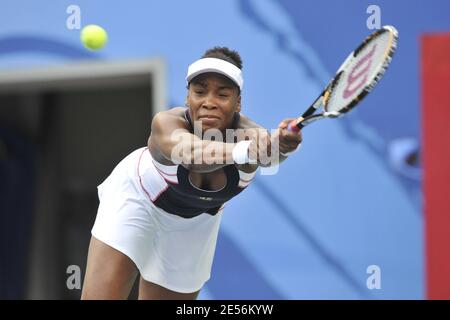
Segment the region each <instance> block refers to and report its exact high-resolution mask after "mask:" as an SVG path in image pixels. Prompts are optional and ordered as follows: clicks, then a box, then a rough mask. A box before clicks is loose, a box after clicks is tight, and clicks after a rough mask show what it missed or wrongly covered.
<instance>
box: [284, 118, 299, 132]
mask: <svg viewBox="0 0 450 320" xmlns="http://www.w3.org/2000/svg"><path fill="white" fill-rule="evenodd" d="M301 128H302V126H301V125H300V124H297V120H292V122H291V123H289V124H288V126H287V129H288V131H290V132H299V131H300V129H301Z"/></svg>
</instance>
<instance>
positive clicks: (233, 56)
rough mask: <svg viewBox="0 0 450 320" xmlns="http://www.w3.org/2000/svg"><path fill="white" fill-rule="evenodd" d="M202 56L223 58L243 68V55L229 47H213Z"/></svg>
mask: <svg viewBox="0 0 450 320" xmlns="http://www.w3.org/2000/svg"><path fill="white" fill-rule="evenodd" d="M202 58H217V59H222V60H225V61H227V62H229V63H232V64H234V65H235V66H236V67H238V68H239V69H241V70H242V59H241V56H240V55H239V53H238V52H237V51H235V50H231V49H229V48H228V47H213V48H211V49H208V50H206V51H205V53H204V54H203V56H202Z"/></svg>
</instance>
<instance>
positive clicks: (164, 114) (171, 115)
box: [152, 107, 187, 129]
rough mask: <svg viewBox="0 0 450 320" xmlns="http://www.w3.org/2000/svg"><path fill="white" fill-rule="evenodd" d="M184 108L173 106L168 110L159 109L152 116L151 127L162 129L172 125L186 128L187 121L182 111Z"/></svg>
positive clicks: (171, 127) (172, 126)
mask: <svg viewBox="0 0 450 320" xmlns="http://www.w3.org/2000/svg"><path fill="white" fill-rule="evenodd" d="M185 110H186V108H183V107H175V108H171V109H168V110H164V111H160V112H158V113H156V114H155V115H154V116H153V119H152V128H153V129H163V128H170V129H173V128H174V127H178V128H186V127H187V123H186V119H185V117H184V112H185Z"/></svg>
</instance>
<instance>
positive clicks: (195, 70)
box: [186, 58, 244, 90]
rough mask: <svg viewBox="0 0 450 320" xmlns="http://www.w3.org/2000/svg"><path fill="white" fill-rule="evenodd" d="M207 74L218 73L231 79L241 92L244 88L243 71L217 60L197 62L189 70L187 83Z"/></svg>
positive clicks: (205, 59) (204, 59) (209, 59)
mask: <svg viewBox="0 0 450 320" xmlns="http://www.w3.org/2000/svg"><path fill="white" fill-rule="evenodd" d="M206 72H216V73H220V74H223V75H224V76H226V77H228V78H230V79H231V80H232V81H233V82H234V83H235V84H236V85H237V86H238V87H239V88H240V89H241V90H242V87H243V86H244V79H243V78H242V71H241V69H239V68H238V67H236V66H235V65H234V64H232V63H229V62H227V61H225V60H222V59H217V58H203V59H200V60H197V61H195V62H194V63H193V64H191V65H190V66H189V68H188V72H187V76H186V81H187V82H188V83H189V81H191V80H192V79H193V78H194V77H196V76H198V75H199V74H202V73H206Z"/></svg>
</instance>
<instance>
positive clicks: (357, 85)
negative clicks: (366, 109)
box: [288, 26, 398, 132]
mask: <svg viewBox="0 0 450 320" xmlns="http://www.w3.org/2000/svg"><path fill="white" fill-rule="evenodd" d="M397 41H398V32H397V30H396V29H395V28H394V27H393V26H384V27H382V28H381V29H379V30H377V31H375V32H374V33H372V34H371V35H369V36H368V37H367V38H366V39H365V40H364V41H363V43H361V44H360V45H359V47H358V48H356V50H355V51H353V52H352V53H350V55H349V56H348V57H347V59H345V61H344V63H343V64H342V66H341V67H340V68H339V69H338V71H337V72H336V75H335V76H334V77H333V79H331V81H330V83H329V84H328V85H327V86H326V88H325V90H324V91H323V92H322V93H321V94H320V95H319V97H318V98H317V99H316V100H315V101H314V103H313V104H312V105H311V106H310V107H309V108H308V109H307V110H306V111H305V112H304V113H303V115H302V116H301V117H299V118H298V119H296V120H294V121H292V122H291V123H290V124H289V126H288V130H290V131H294V132H298V131H299V130H300V129H302V128H303V127H305V126H307V125H309V124H311V123H313V122H315V121H317V120H320V119H324V118H338V117H341V116H343V115H344V114H346V113H347V112H349V111H350V110H352V109H353V108H354V107H356V106H357V105H358V103H359V102H360V101H361V100H362V99H363V98H364V97H365V96H366V95H367V94H368V93H369V92H370V91H372V90H373V88H374V87H375V86H376V85H377V83H378V81H379V80H380V79H381V78H382V77H383V75H384V73H385V71H386V69H387V68H388V66H389V64H390V63H391V60H392V57H393V55H394V52H395V49H396V47H397ZM321 106H323V109H324V112H323V113H320V114H314V113H315V112H316V110H317V109H318V108H320V107H321Z"/></svg>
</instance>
